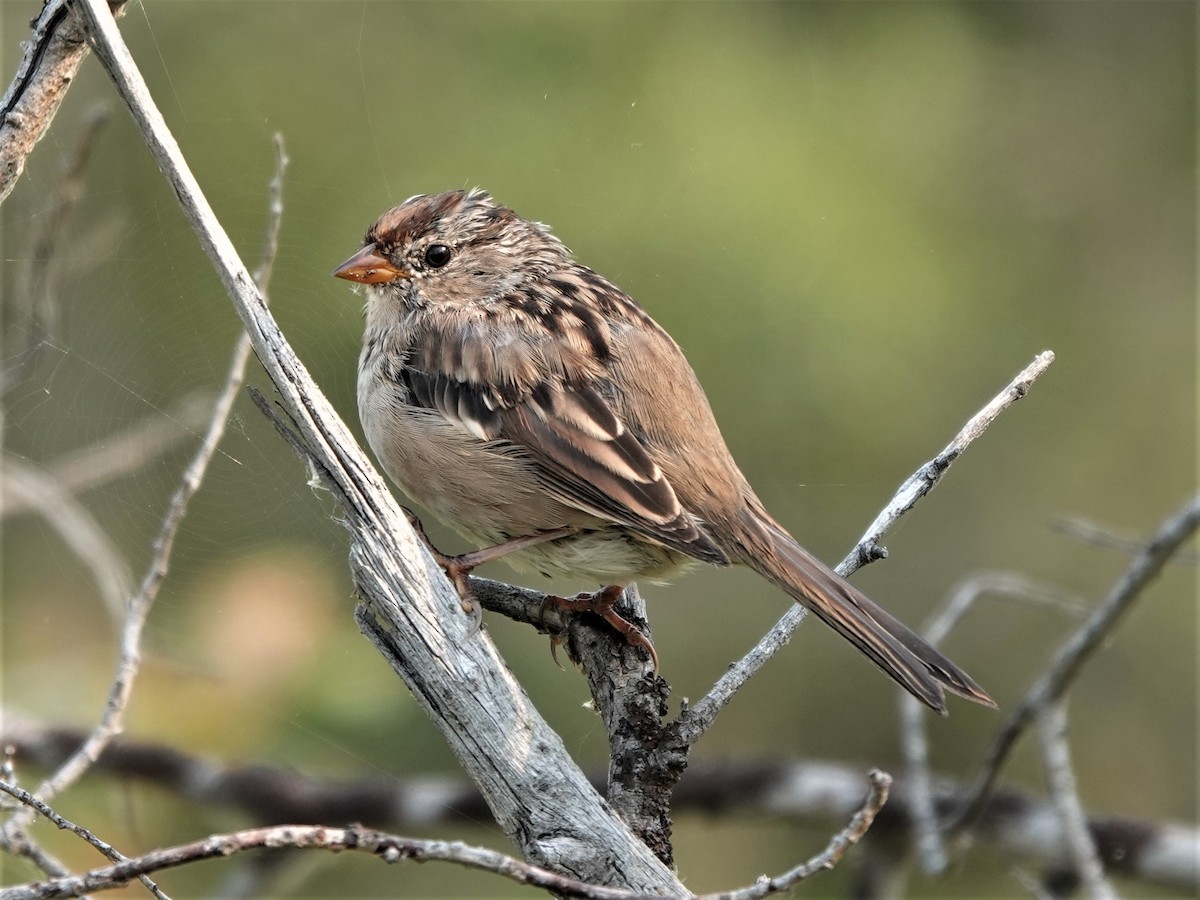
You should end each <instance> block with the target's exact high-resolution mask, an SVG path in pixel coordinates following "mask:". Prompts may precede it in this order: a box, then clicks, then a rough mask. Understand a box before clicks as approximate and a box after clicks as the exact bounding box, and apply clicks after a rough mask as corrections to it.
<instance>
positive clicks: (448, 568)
mask: <svg viewBox="0 0 1200 900" xmlns="http://www.w3.org/2000/svg"><path fill="white" fill-rule="evenodd" d="M404 515H405V516H407V517H408V524H409V525H411V526H412V529H413V531H415V532H416V533H417V536H418V537H419V538H420V539H421V540H422V541H423V542H424V544H425V548H426V549H427V550H428V551H429V555H430V556H432V557H433V560H434V562H436V563H437V564H438V565H439V566H441V567H442V569H443V570H444V571H445V573H446V577H447V578H449V579H450V583H451V584H453V585H454V589H455V590H456V591H457V592H458V597H459V599H460V600H461V601H462V608H463V612H465V613H466V614H467V615H469V616H471V618H473V619H474V620H475V626H474V628H472V630H471V633H472V634H474V633H475V632H476V631H478V630H479V627H480V625H482V624H483V608H482V607H481V606H480V605H479V602H478V601H477V600H476V599H475V596H474V594H473V593H472V591H471V573H472V572H473V571H475V569H477V568H479V566H482V565H483V564H484V563H488V562H492V561H493V560H496V559H500V558H501V557H503V556H506V555H507V554H509V553H512V552H513V551H514V550H524V549H525V548H526V547H535V546H537V545H538V544H544V543H546V542H547V541H555V540H558V539H559V538H563V537H568V536H569V535H572V534H576V533H577V532H578V531H579V529H578V528H576V527H574V526H573V525H568V526H564V527H562V528H551V529H549V530H547V531H539V532H536V533H535V534H526V535H522V536H521V537H516V538H510V539H509V540H507V541H501V542H500V543H499V544H493V545H492V546H490V547H481V548H480V549H478V550H471V551H470V552H468V553H460V554H459V555H458V556H447V555H446V554H445V553H443V552H442V551H441V550H439V549H438V548H437V547H435V546H434V545H433V541H431V540H430V539H429V535H428V534H426V533H425V526H424V525H422V524H421V520H420V519H419V518H417V514H416V513H414V512H413V511H412V510H411V509H405V510H404Z"/></svg>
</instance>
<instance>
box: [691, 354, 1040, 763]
mask: <svg viewBox="0 0 1200 900" xmlns="http://www.w3.org/2000/svg"><path fill="white" fill-rule="evenodd" d="M1052 362H1054V354H1053V353H1052V352H1051V351H1049V350H1047V351H1045V352H1043V353H1039V354H1038V355H1037V357H1035V358H1034V360H1033V362H1031V363H1030V364H1029V365H1028V366H1026V367H1025V368H1024V369H1023V370H1022V371H1021V372H1020V374H1018V375H1017V377H1016V378H1014V379H1013V380H1012V382H1010V383H1009V385H1008V386H1007V387H1006V388H1005V389H1004V390H1003V391H1001V392H1000V393H999V394H997V395H996V396H995V397H994V398H993V399H992V400H991V402H990V403H988V404H987V405H986V406H984V407H983V409H981V410H980V411H979V412H977V413H976V414H975V415H974V416H972V417H971V419H970V420H969V421H968V422H967V424H966V425H964V426H963V428H962V430H960V431H959V432H958V434H956V435H955V436H954V439H953V440H952V441H951V442H950V443H949V444H947V445H946V447H945V449H943V450H942V452H941V453H939V454H938V455H937V456H935V457H934V458H933V459H931V460H930V461H929V462H927V463H925V464H924V465H923V466H921V467H920V468H919V469H917V471H916V472H914V473H913V474H912V475H911V476H909V478H908V480H906V481H905V482H904V483H903V484H902V485H900V487H899V489H898V490H897V491H896V494H895V496H893V497H892V499H891V501H890V502H889V503H888V504H887V506H885V507H884V509H883V511H882V512H881V513H880V514H879V515H878V516H877V517H876V518H875V521H874V522H872V523H871V526H870V527H869V528H868V529H867V530H866V532H865V533H864V534H863V536H862V538H861V539H859V542H858V544H857V545H856V546H855V548H854V549H853V550H851V551H850V554H849V555H848V556H847V557H846V558H845V559H843V560H842V561H841V563H839V564H838V566H837V570H836V571H837V573H838V574H839V575H841V576H842V577H843V578H848V577H849V576H850V575H851V574H852V573H853V572H855V571H856V570H857V569H859V568H861V567H862V566H863V565H866V564H867V563H869V562H871V561H872V560H875V559H880V558H882V557H884V556H886V555H887V551H886V550H885V549H884V548H883V547H882V546H881V545H880V543H879V542H880V540H881V539H882V538H883V535H884V533H885V532H887V530H888V529H889V528H891V527H892V525H894V524H895V523H896V521H897V520H898V519H899V518H900V517H901V516H903V515H904V514H905V513H906V512H908V511H909V510H910V509H912V508H913V506H914V505H915V504H916V502H917V501H918V500H920V499H921V498H922V497H924V496H925V495H926V494H928V493H929V492H930V491H932V490H933V488H934V487H935V486H936V485H937V483H938V482H939V481H940V480H941V478H942V476H943V475H945V474H946V470H947V469H949V468H950V465H951V463H953V462H954V460H956V459H958V457H959V456H961V455H962V453H963V451H964V450H966V449H967V447H968V446H969V445H970V444H971V443H972V442H973V441H974V440H975V439H976V438H978V437H980V436H981V435H982V434H983V432H984V431H985V430H987V427H988V426H989V425H990V424H991V423H992V422H993V421H995V419H996V417H997V416H999V415H1000V413H1002V412H1004V410H1006V409H1008V407H1010V406H1012V405H1013V404H1014V403H1016V402H1017V401H1018V400H1020V399H1021V398H1022V397H1024V396H1025V395H1026V394H1027V393H1028V392H1029V388H1030V387H1031V386H1032V385H1033V383H1034V381H1036V380H1037V379H1038V378H1039V377H1040V376H1041V375H1042V373H1044V372H1045V371H1046V369H1048V368H1049V367H1050V364H1051V363H1052ZM806 614H807V611H806V610H805V609H804V608H803V607H801V606H799V605H793V606H792V607H791V608H790V609H789V610H788V611H787V613H785V614H784V616H783V618H781V619H780V620H779V621H778V622H777V623H775V625H774V626H773V627H772V628H771V630H770V631H768V632H767V633H766V635H764V636H763V638H762V640H760V641H759V642H758V644H756V645H755V646H754V648H753V649H751V650H750V652H749V653H747V654H746V655H745V656H744V657H743V658H742V659H740V660H739V661H738V662H736V663H734V664H733V665H732V666H730V668H729V670H728V671H727V672H726V673H725V674H724V675H722V676H721V678H719V679H718V680H717V683H716V684H714V685H713V687H712V689H711V690H709V692H708V693H707V694H706V695H705V696H704V697H703V698H701V699H700V700H699V701H698V702H697V703H695V704H694V705H693V706H692V707H691V708H690V709H689V710H686V711H684V712H683V713H681V714H680V716H679V718H678V719H677V720H676V722H675V725H674V728H675V730H676V732H677V740H679V741H680V742H681V743H684V744H692V743H695V741H697V740H698V739H699V738H700V736H701V735H703V734H704V732H705V731H707V730H708V729H709V727H710V726H711V725H712V723H713V722H714V721H715V720H716V717H717V714H718V713H719V712H720V711H721V710H722V709H723V708H724V707H725V706H726V705H727V704H728V703H729V701H730V700H732V699H733V696H734V695H735V694H736V693H737V692H738V690H739V689H740V688H741V687H742V685H743V684H745V683H746V681H747V680H749V679H750V677H751V676H753V675H754V673H755V672H757V671H758V670H759V669H760V668H762V666H763V665H764V664H765V663H766V662H767V660H769V659H770V658H771V657H772V656H774V655H775V653H776V651H778V650H779V648H780V647H782V646H783V645H784V644H786V643H787V642H788V640H790V639H791V636H792V633H793V632H794V631H795V630H796V628H797V627H799V625H800V623H801V622H802V621H804V618H805V615H806Z"/></svg>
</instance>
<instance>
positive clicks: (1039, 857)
mask: <svg viewBox="0 0 1200 900" xmlns="http://www.w3.org/2000/svg"><path fill="white" fill-rule="evenodd" d="M0 713H3V716H2V720H3V722H4V731H3V732H2V733H0V744H9V745H11V746H12V747H13V748H14V750H15V753H16V759H17V761H18V762H20V763H21V764H22V765H24V766H38V767H41V768H53V767H55V766H57V765H58V764H59V762H60V761H61V760H62V759H64V758H65V757H66V756H67V754H69V753H70V752H71V751H72V750H74V748H75V747H76V746H78V744H79V742H80V740H82V737H83V732H81V731H79V730H77V729H62V728H49V727H46V726H44V725H39V724H38V723H36V722H32V721H27V720H22V719H21V717H19V716H17V715H14V714H13V713H12V712H10V711H7V710H0ZM97 770H98V771H102V772H105V773H107V774H110V775H112V776H114V777H116V778H118V779H120V780H121V782H122V783H129V782H144V783H148V784H153V785H155V786H156V787H158V788H159V789H161V790H164V791H170V792H172V793H175V794H177V795H179V796H180V797H184V798H187V799H188V800H189V801H191V802H193V803H196V804H204V805H206V806H210V807H215V808H220V809H223V810H226V809H227V810H230V811H232V812H235V813H237V814H239V815H241V816H244V817H245V818H246V821H247V822H248V823H253V824H255V825H277V824H282V823H286V822H347V821H350V822H361V823H363V824H364V825H368V826H371V827H373V828H381V829H389V830H394V829H409V828H418V827H420V828H427V827H430V826H432V825H436V824H442V823H448V824H460V823H476V824H478V823H479V822H480V821H484V820H486V819H487V817H488V809H487V806H486V804H484V802H483V799H482V797H481V796H480V794H479V792H478V791H477V790H476V789H474V788H473V787H472V786H471V784H470V783H469V782H467V781H466V780H465V779H463V778H457V777H448V776H444V775H443V776H423V777H422V776H413V777H410V778H395V777H388V778H374V779H372V778H364V779H354V780H337V779H321V778H314V777H306V776H304V775H302V774H300V773H299V772H297V771H295V770H292V769H285V768H277V767H271V766H266V765H252V766H244V767H243V766H236V765H222V764H220V763H218V762H216V761H214V760H210V759H205V758H201V757H196V756H191V755H189V754H186V753H183V752H181V751H180V750H178V749H176V748H174V747H169V746H163V745H160V744H153V743H143V742H137V741H130V740H127V739H120V740H117V741H115V742H114V743H113V744H111V745H110V746H109V748H108V749H107V750H106V751H105V753H104V755H103V756H101V758H100V760H99V762H98V763H97ZM606 777H607V776H606V773H605V772H596V773H594V775H593V777H592V780H593V783H595V784H596V785H598V786H603V784H604V782H605V779H606ZM963 791H964V787H963V786H962V785H960V784H957V783H955V782H952V781H950V780H948V779H946V778H943V777H936V776H935V777H934V778H933V780H932V797H933V802H934V809H935V812H936V813H937V814H938V815H945V814H946V813H948V812H951V811H953V810H954V809H955V808H956V807H957V805H958V800H959V798H960V797H961V796H962V794H963ZM861 792H862V773H861V772H860V771H858V770H857V769H855V768H853V767H852V766H848V765H846V764H844V763H834V762H822V761H818V760H790V761H788V760H777V761H763V762H741V763H703V762H700V763H693V764H692V765H690V766H689V767H688V769H687V771H686V772H685V773H684V774H683V777H682V778H681V779H680V781H679V785H678V787H677V789H676V791H675V795H674V798H673V804H672V809H673V812H674V813H675V814H677V815H711V816H717V817H721V818H722V819H725V820H728V819H730V818H742V819H746V820H756V821H761V820H762V819H763V818H764V817H767V816H770V817H783V818H786V819H791V820H794V821H796V822H802V823H805V824H808V825H815V826H828V825H836V823H837V822H839V821H841V822H844V821H845V820H846V819H847V818H849V817H850V816H851V815H852V814H853V811H854V808H855V805H856V804H857V803H858V802H859V799H860V798H861ZM914 800H915V797H914V790H913V784H912V782H911V780H909V779H907V778H898V779H897V780H896V782H895V784H894V785H893V787H892V792H891V796H890V797H889V799H888V804H887V807H886V808H885V810H884V812H883V813H882V814H881V815H880V816H879V817H878V818H877V819H876V821H875V825H874V826H873V829H872V834H873V835H878V836H879V838H880V841H875V842H873V843H874V844H875V845H876V846H884V845H888V846H890V845H893V844H901V845H903V844H905V843H907V841H908V835H909V830H910V828H911V821H912V805H913V803H914ZM1087 827H1088V832H1089V834H1090V836H1091V840H1092V841H1093V842H1094V843H1095V845H1096V846H1097V849H1098V852H1099V853H1100V855H1101V858H1102V860H1103V863H1104V866H1105V868H1106V869H1107V870H1108V871H1109V872H1110V873H1112V874H1113V875H1119V876H1121V877H1122V878H1126V879H1132V880H1137V881H1142V882H1145V883H1148V884H1157V885H1162V886H1163V887H1165V888H1166V889H1168V890H1171V891H1175V892H1179V893H1183V894H1187V895H1189V896H1190V895H1192V894H1195V893H1196V892H1197V891H1198V890H1200V868H1198V863H1200V833H1198V832H1197V829H1196V827H1195V825H1187V824H1183V823H1163V822H1152V821H1147V820H1136V819H1128V818H1117V817H1108V818H1098V817H1093V818H1092V819H1090V820H1089V821H1088V823H1087ZM972 840H973V846H974V847H975V848H977V849H979V850H986V851H988V852H989V853H992V854H995V855H1000V856H1005V857H1008V858H1011V859H1014V860H1019V861H1020V862H1021V864H1023V865H1026V866H1028V867H1031V868H1037V867H1043V868H1048V869H1054V870H1063V869H1065V868H1068V867H1070V866H1071V860H1070V856H1069V852H1068V848H1067V838H1066V835H1065V834H1064V833H1063V830H1062V827H1061V821H1060V819H1059V818H1058V816H1057V814H1056V812H1055V810H1054V808H1053V806H1052V805H1051V804H1049V803H1047V802H1045V801H1043V800H1040V799H1035V798H1033V797H1030V796H1029V795H1026V794H1022V793H1019V792H1017V791H1013V790H1004V791H1001V792H1000V793H998V795H997V796H996V797H995V798H994V800H993V802H991V803H990V804H989V805H988V807H987V808H986V809H985V811H984V814H983V816H982V818H981V819H980V822H979V824H978V826H977V827H976V829H975V831H974V833H973V835H972ZM864 849H865V848H864Z"/></svg>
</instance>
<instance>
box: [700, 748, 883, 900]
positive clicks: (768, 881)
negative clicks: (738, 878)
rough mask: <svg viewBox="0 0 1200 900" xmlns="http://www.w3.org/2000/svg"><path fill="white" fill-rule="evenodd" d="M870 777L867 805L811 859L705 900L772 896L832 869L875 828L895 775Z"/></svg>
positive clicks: (877, 772)
mask: <svg viewBox="0 0 1200 900" xmlns="http://www.w3.org/2000/svg"><path fill="white" fill-rule="evenodd" d="M868 777H869V779H870V782H871V790H870V792H869V793H868V794H867V799H866V800H864V801H863V805H862V806H861V807H860V808H859V810H858V812H856V813H855V814H854V817H853V818H852V819H851V820H850V823H849V824H848V825H847V826H846V827H845V828H843V829H842V830H841V831H839V832H838V833H837V834H835V835H834V836H833V838H832V839H831V840H830V842H829V844H828V845H827V846H826V847H825V849H824V850H822V851H821V852H820V853H818V854H817V855H816V856H814V857H813V858H812V859H810V860H808V862H805V863H802V864H801V865H798V866H796V867H795V868H794V869H789V870H788V871H786V872H784V873H783V874H782V875H776V876H775V877H774V878H767V877H765V876H764V877H762V878H760V879H759V880H758V881H757V882H756V883H755V884H753V885H751V886H750V887H745V888H740V889H739V890H736V891H727V892H725V893H721V894H706V895H705V896H704V897H703V898H702V900H758V898H759V897H768V896H770V895H771V894H778V893H780V892H781V891H786V890H790V889H791V888H793V887H795V886H796V885H797V884H799V883H800V882H801V881H803V880H804V879H806V878H808V877H809V876H811V875H814V874H816V873H817V872H821V871H823V870H825V869H832V868H833V867H834V866H835V865H837V863H838V861H839V860H841V858H842V857H843V856H845V855H846V851H847V850H849V849H850V848H851V847H853V846H854V845H855V844H857V843H858V842H859V841H860V840H862V837H863V835H864V834H866V833H867V829H869V828H870V827H871V823H872V822H874V821H875V816H876V815H877V814H878V813H879V810H881V809H882V808H883V804H884V803H886V802H887V797H888V789H889V788H890V787H891V785H892V776H891V775H889V774H887V773H886V772H881V771H880V770H879V769H872V770H871V772H870V774H869V775H868Z"/></svg>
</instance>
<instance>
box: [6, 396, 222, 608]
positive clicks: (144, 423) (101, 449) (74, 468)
mask: <svg viewBox="0 0 1200 900" xmlns="http://www.w3.org/2000/svg"><path fill="white" fill-rule="evenodd" d="M212 405H213V395H212V393H211V392H203V391H196V392H194V393H191V394H188V395H187V396H185V397H184V398H183V399H182V400H180V401H179V402H177V403H174V404H172V406H171V407H170V408H169V409H167V411H166V413H165V414H164V413H162V412H155V413H154V414H153V415H149V416H146V417H145V418H144V419H141V420H140V421H137V422H134V423H133V424H132V425H130V426H128V427H127V428H123V429H121V430H120V431H115V432H112V433H110V434H106V435H105V436H104V437H102V438H101V439H100V440H98V441H96V442H95V443H93V444H88V445H86V446H84V447H80V448H79V449H77V450H71V451H68V452H67V453H64V454H63V455H62V456H60V457H56V458H55V459H54V460H53V461H52V462H50V463H49V465H48V466H47V468H46V472H45V474H46V475H48V476H49V477H50V479H51V481H52V482H53V484H54V485H55V488H56V491H57V492H58V493H60V494H66V495H67V496H74V495H77V494H80V493H82V492H83V491H86V490H88V489H90V488H93V487H97V486H98V485H102V484H105V483H107V482H109V481H112V480H113V479H116V478H120V477H121V476H123V475H128V474H129V473H131V472H136V471H137V470H138V469H140V468H141V467H142V466H144V465H145V464H146V463H147V462H149V461H150V460H151V459H154V458H155V457H157V456H161V455H162V454H164V453H166V452H167V451H168V450H170V449H171V448H173V447H175V446H176V445H178V444H180V443H182V442H183V440H184V439H185V438H187V437H189V436H195V437H199V431H198V429H200V428H203V427H204V425H205V423H207V422H208V417H209V412H210V411H211V410H212ZM30 510H35V511H37V512H40V513H44V512H45V510H46V508H45V506H43V505H37V506H34V505H32V504H31V503H30V502H29V501H28V500H26V499H23V498H22V497H21V496H20V495H18V494H17V493H15V492H13V493H8V492H5V493H4V494H0V518H5V517H8V516H13V515H16V514H17V513H22V512H27V511H30ZM129 594H130V592H129V591H125V592H124V594H122V595H121V597H120V601H121V602H120V604H119V606H122V607H123V606H124V602H125V598H127V597H128V596H129ZM119 612H121V614H123V610H122V611H119Z"/></svg>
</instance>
